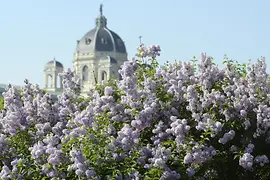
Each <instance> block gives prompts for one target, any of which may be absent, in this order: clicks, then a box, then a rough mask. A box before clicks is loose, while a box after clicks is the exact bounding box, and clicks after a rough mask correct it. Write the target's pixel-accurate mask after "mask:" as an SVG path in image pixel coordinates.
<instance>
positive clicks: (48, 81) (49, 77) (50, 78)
mask: <svg viewBox="0 0 270 180" xmlns="http://www.w3.org/2000/svg"><path fill="white" fill-rule="evenodd" d="M47 87H48V88H51V87H52V75H50V74H48V76H47Z"/></svg>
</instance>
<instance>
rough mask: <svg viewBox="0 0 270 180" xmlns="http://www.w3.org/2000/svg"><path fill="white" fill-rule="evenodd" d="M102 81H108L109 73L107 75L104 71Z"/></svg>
mask: <svg viewBox="0 0 270 180" xmlns="http://www.w3.org/2000/svg"><path fill="white" fill-rule="evenodd" d="M101 80H102V81H107V73H106V71H102V73H101Z"/></svg>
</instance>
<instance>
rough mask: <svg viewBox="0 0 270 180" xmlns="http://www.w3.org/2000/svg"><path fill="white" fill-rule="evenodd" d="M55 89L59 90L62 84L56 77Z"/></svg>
mask: <svg viewBox="0 0 270 180" xmlns="http://www.w3.org/2000/svg"><path fill="white" fill-rule="evenodd" d="M56 82H57V83H56V87H57V88H61V84H62V82H61V77H60V76H59V75H58V76H57V79H56Z"/></svg>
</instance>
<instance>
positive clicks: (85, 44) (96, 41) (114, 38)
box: [76, 6, 127, 54]
mask: <svg viewBox="0 0 270 180" xmlns="http://www.w3.org/2000/svg"><path fill="white" fill-rule="evenodd" d="M96 51H106V52H111V51H114V52H119V53H127V52H126V47H125V44H124V42H123V40H122V39H121V38H120V37H119V36H118V35H117V34H116V33H115V32H113V31H111V30H110V29H108V28H107V19H106V17H105V16H103V14H102V6H101V8H100V16H99V17H98V18H97V19H96V27H95V28H94V29H92V30H90V31H88V32H87V33H86V34H85V35H84V36H83V37H82V38H81V39H80V40H78V41H77V48H76V52H78V53H83V54H88V53H93V52H96Z"/></svg>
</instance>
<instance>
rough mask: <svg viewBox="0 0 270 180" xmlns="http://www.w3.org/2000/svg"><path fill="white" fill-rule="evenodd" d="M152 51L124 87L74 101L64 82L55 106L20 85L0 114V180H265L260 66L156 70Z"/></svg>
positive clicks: (134, 65) (267, 136)
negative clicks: (19, 88) (62, 90)
mask: <svg viewBox="0 0 270 180" xmlns="http://www.w3.org/2000/svg"><path fill="white" fill-rule="evenodd" d="M160 51H161V50H160V47H159V46H155V45H153V46H149V47H145V46H144V45H143V44H142V45H140V47H139V48H138V54H137V57H138V58H137V60H135V59H133V60H131V61H126V62H125V63H124V65H123V66H122V68H121V70H119V73H120V74H121V77H122V80H120V81H118V80H113V79H112V80H110V81H109V82H108V83H106V84H103V85H98V86H97V87H96V89H95V90H93V91H90V92H89V96H87V97H82V96H80V95H79V94H80V88H79V81H78V80H77V79H75V76H74V72H73V71H71V70H70V69H68V70H67V71H66V72H64V73H62V74H61V76H63V85H64V92H63V94H62V95H60V96H58V99H57V101H53V99H52V97H51V96H50V95H49V94H48V93H46V92H44V91H42V90H41V89H40V88H39V87H38V86H37V85H33V84H31V83H29V82H28V81H27V80H26V81H25V86H24V88H23V89H22V90H17V89H16V88H14V87H12V86H9V87H8V89H7V91H6V92H4V93H3V97H4V107H3V110H2V111H1V114H0V159H1V161H0V178H1V179H3V180H9V179H36V180H38V179H53V180H57V179H97V180H98V179H102V180H103V179H117V180H124V179H125V180H128V179H131V180H139V179H162V180H178V179H194V180H195V179H202V180H203V179H205V180H208V179H224V180H225V179H268V177H269V176H270V174H269V170H270V168H269V159H268V157H269V156H270V145H269V143H270V131H269V128H270V104H269V102H270V101H269V100H270V84H269V82H270V81H269V75H268V74H267V73H266V62H265V59H264V58H262V59H261V60H258V61H257V62H256V63H255V64H249V65H245V64H244V65H242V64H238V63H237V62H234V61H232V60H229V59H228V58H227V57H225V60H224V64H225V68H219V67H218V66H217V65H215V64H214V63H213V59H212V58H211V57H208V56H206V55H205V54H201V57H200V60H199V61H197V60H193V61H191V62H181V61H179V62H175V63H168V64H167V65H165V66H163V67H159V65H158V63H157V60H156V58H157V57H158V56H159V55H160Z"/></svg>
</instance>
